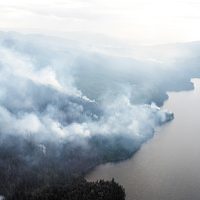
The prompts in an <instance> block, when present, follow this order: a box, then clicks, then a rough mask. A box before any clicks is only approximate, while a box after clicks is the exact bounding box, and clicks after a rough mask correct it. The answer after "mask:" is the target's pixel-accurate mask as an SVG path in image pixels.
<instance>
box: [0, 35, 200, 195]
mask: <svg viewBox="0 0 200 200" xmlns="http://www.w3.org/2000/svg"><path fill="white" fill-rule="evenodd" d="M199 46H200V45H199V43H189V44H176V45H164V46H155V47H141V48H135V49H134V48H133V51H134V53H133V54H131V52H129V55H132V56H129V57H127V56H119V54H120V53H119V52H118V49H115V48H114V47H113V48H112V52H109V53H108V51H109V50H110V47H109V50H106V49H98V50H90V48H88V46H87V45H86V46H85V45H81V44H79V43H77V42H75V41H72V40H62V39H57V38H52V37H44V36H39V35H20V34H17V33H0V180H1V181H0V194H2V195H3V196H6V197H7V199H21V198H20V197H21V196H20V195H21V194H20V192H22V191H23V192H24V191H27V193H26V194H28V193H29V192H33V191H35V190H37V189H38V188H40V187H42V186H44V185H54V184H58V185H59V184H66V182H68V183H69V182H70V181H71V180H72V179H73V178H74V177H77V176H78V177H80V176H82V175H84V174H85V173H86V172H88V170H91V168H93V167H95V166H96V165H98V164H101V163H105V162H115V161H119V160H123V159H126V158H128V157H130V156H131V155H133V153H134V152H135V151H137V150H138V149H139V148H140V146H141V145H142V144H143V143H144V142H145V141H147V140H148V139H149V138H151V137H152V136H153V134H154V131H155V129H156V127H158V126H160V125H162V124H164V123H166V122H168V121H170V120H172V119H173V113H171V112H168V111H165V110H163V109H162V108H160V107H161V106H162V104H163V102H164V101H165V100H166V99H167V98H168V96H167V91H180V90H189V89H193V84H192V83H191V82H190V79H191V78H193V77H199V74H200V67H199V65H198V63H200V59H199V55H198V52H199V51H198V50H199ZM136 49H138V52H136ZM119 51H121V50H119ZM127 52H128V50H127ZM172 52H173V53H172ZM133 55H134V56H133ZM11 183H12V184H11ZM26 194H25V193H23V195H26ZM0 198H1V197H0ZM25 199H29V198H28V197H26V198H25Z"/></svg>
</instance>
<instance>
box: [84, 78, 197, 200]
mask: <svg viewBox="0 0 200 200" xmlns="http://www.w3.org/2000/svg"><path fill="white" fill-rule="evenodd" d="M193 82H194V84H195V90H194V91H189V92H188V91H187V92H178V93H169V100H168V101H166V103H165V105H164V108H166V109H168V110H171V111H173V112H174V114H175V119H174V120H173V121H172V122H170V123H168V124H166V125H164V126H162V127H161V128H160V129H159V130H157V132H156V135H155V136H154V138H153V139H151V140H150V141H148V142H147V143H146V144H144V145H143V147H142V148H141V150H140V151H138V152H137V153H136V154H135V155H134V157H133V158H131V159H130V160H127V161H124V162H121V163H118V164H106V165H101V166H99V167H97V168H96V169H95V170H94V171H93V172H91V173H90V174H89V175H88V176H87V177H86V178H87V180H89V181H94V180H97V179H105V180H110V179H111V178H113V177H114V178H115V180H116V181H117V182H119V183H120V184H122V185H123V186H124V187H125V190H126V196H127V198H126V199H127V200H200V80H197V79H194V80H193Z"/></svg>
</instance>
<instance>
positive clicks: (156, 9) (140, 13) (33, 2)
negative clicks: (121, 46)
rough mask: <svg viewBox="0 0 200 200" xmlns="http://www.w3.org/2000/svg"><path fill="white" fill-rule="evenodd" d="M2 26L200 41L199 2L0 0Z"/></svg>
mask: <svg viewBox="0 0 200 200" xmlns="http://www.w3.org/2000/svg"><path fill="white" fill-rule="evenodd" d="M0 29H1V30H16V31H19V30H22V31H29V32H43V33H46V34H50V33H51V34H52V33H55V34H56V33H57V32H69V31H70V32H74V31H78V32H81V33H83V32H84V33H91V34H93V33H95V34H96V33H98V34H104V35H108V36H112V37H117V38H118V37H119V38H122V39H126V40H130V41H132V42H136V43H168V42H180V41H192V40H200V0H182V1H181V0H6V1H5V0H0Z"/></svg>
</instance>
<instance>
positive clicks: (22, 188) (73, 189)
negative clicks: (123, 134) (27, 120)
mask: <svg viewBox="0 0 200 200" xmlns="http://www.w3.org/2000/svg"><path fill="white" fill-rule="evenodd" d="M100 141H101V142H100ZM0 143H1V144H0V195H3V196H5V197H6V199H7V200H45V199H48V200H51V199H52V200H56V199H59V200H62V199H63V200H64V199H67V200H68V199H69V200H79V199H80V200H84V199H85V200H90V199H96V200H100V199H104V200H106V199H107V200H111V199H114V200H123V199H124V198H125V192H124V189H123V188H122V187H121V186H120V185H118V184H117V183H115V181H114V180H112V181H110V182H109V181H99V182H95V183H89V182H87V181H86V180H85V179H84V178H83V177H84V175H85V174H86V173H87V172H88V171H89V170H91V169H92V168H94V167H95V166H96V165H98V164H100V163H103V162H107V161H117V159H123V158H124V159H125V158H127V157H128V156H130V155H129V153H128V151H127V150H126V149H122V148H121V153H120V151H119V150H117V151H116V149H115V148H111V147H110V146H109V148H108V147H107V144H106V143H105V141H104V139H101V140H100V138H98V142H97V140H96V139H95V138H94V139H93V140H91V141H90V148H88V149H87V150H86V149H85V147H84V148H83V146H82V145H80V146H79V145H74V144H70V143H69V142H66V143H60V144H55V143H54V142H52V143H50V142H47V143H45V144H38V143H37V142H35V141H34V139H33V138H32V137H27V138H23V139H22V138H21V137H17V136H10V137H6V138H4V139H3V138H2V140H1V142H0ZM92 144H93V145H92ZM103 144H104V145H103ZM91 148H92V149H93V150H92V151H91ZM119 149H120V146H119ZM100 152H101V153H100ZM116 155H118V157H117V156H116Z"/></svg>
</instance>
